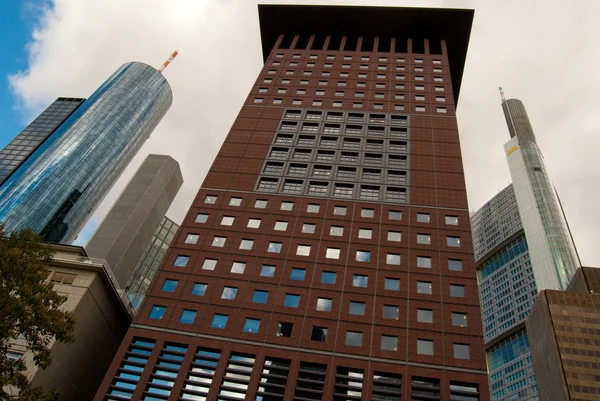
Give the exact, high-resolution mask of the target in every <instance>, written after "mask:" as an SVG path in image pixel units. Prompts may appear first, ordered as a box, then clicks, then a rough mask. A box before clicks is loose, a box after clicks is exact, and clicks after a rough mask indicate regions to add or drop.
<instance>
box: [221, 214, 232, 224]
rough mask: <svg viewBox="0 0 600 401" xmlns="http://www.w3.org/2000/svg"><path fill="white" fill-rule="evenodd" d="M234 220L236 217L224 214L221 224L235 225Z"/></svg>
mask: <svg viewBox="0 0 600 401" xmlns="http://www.w3.org/2000/svg"><path fill="white" fill-rule="evenodd" d="M234 220H235V217H233V216H223V218H222V219H221V225H222V226H231V225H233V222H234Z"/></svg>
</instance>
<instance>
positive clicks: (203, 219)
mask: <svg viewBox="0 0 600 401" xmlns="http://www.w3.org/2000/svg"><path fill="white" fill-rule="evenodd" d="M207 220H208V214H206V213H198V215H196V220H194V221H195V222H196V223H206V221H207Z"/></svg>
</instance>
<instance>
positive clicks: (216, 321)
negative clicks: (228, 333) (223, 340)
mask: <svg viewBox="0 0 600 401" xmlns="http://www.w3.org/2000/svg"><path fill="white" fill-rule="evenodd" d="M228 318H229V316H227V315H221V314H218V313H215V314H214V315H213V319H212V322H211V323H210V327H212V328H215V329H224V328H225V326H226V325H227V319H228Z"/></svg>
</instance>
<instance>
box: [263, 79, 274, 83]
mask: <svg viewBox="0 0 600 401" xmlns="http://www.w3.org/2000/svg"><path fill="white" fill-rule="evenodd" d="M271 82H273V79H272V78H265V79H263V83H265V84H270V83H271Z"/></svg>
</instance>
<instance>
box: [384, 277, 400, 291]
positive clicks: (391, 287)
mask: <svg viewBox="0 0 600 401" xmlns="http://www.w3.org/2000/svg"><path fill="white" fill-rule="evenodd" d="M384 288H385V289H386V290H388V291H400V279H398V278H389V277H386V278H385V284H384Z"/></svg>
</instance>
